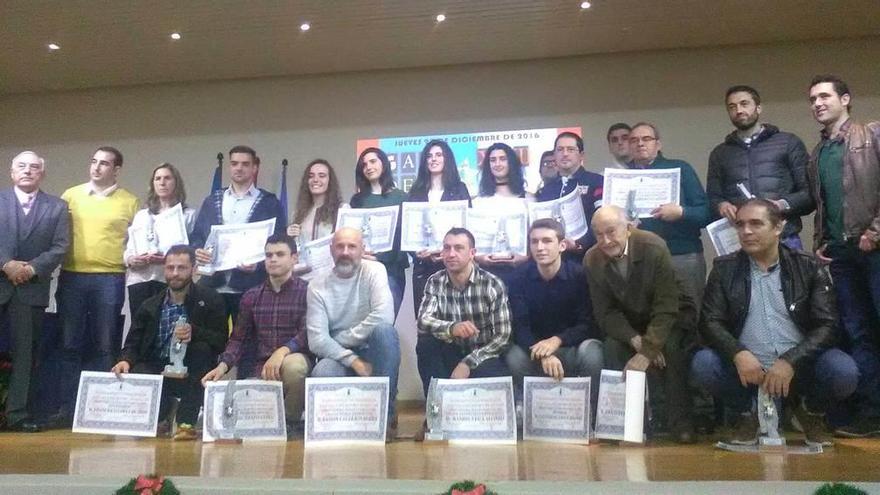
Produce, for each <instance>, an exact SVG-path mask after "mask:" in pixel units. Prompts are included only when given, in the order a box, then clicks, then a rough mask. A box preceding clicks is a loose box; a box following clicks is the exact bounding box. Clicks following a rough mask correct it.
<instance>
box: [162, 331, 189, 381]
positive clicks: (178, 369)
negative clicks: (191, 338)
mask: <svg viewBox="0 0 880 495" xmlns="http://www.w3.org/2000/svg"><path fill="white" fill-rule="evenodd" d="M183 325H186V316H181V317H180V318H178V319H177V322H175V323H174V328H175V329H177V328H178V327H181V326H183ZM186 347H187V345H186V343H184V342H181V341H180V339H178V338H177V335H172V337H171V346H170V349H169V350H168V359H169V360H170V361H171V363H170V364H166V365H165V370H164V371H162V376H165V377H168V378H186V377H187V376H188V375H189V371H188V370H187V368H186V366H184V365H183V359H184V358H185V357H186Z"/></svg>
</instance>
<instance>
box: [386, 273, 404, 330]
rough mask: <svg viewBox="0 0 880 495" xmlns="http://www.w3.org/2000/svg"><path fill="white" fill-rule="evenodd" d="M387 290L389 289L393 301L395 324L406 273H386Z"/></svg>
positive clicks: (401, 300)
mask: <svg viewBox="0 0 880 495" xmlns="http://www.w3.org/2000/svg"><path fill="white" fill-rule="evenodd" d="M388 288H389V289H391V298H392V299H393V300H394V321H395V322H396V321H397V313H398V312H399V311H400V304H401V303H403V291H404V290H406V272H400V273H398V274H392V273H391V272H388Z"/></svg>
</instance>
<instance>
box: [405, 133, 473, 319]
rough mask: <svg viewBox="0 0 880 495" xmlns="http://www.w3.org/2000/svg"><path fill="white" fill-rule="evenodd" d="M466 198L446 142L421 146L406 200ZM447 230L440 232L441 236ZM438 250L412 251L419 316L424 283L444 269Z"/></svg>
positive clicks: (456, 167) (452, 199) (415, 295)
mask: <svg viewBox="0 0 880 495" xmlns="http://www.w3.org/2000/svg"><path fill="white" fill-rule="evenodd" d="M465 199H466V200H468V204H470V199H471V195H470V193H469V192H468V188H467V186H466V185H465V183H464V182H462V181H461V177H459V175H458V165H456V163H455V155H454V154H453V153H452V148H450V147H449V145H448V144H446V141H441V140H439V139H434V140H432V141H429V142H428V144H426V145H425V147H424V148H422V154H421V157H420V158H419V172H418V174H417V175H416V181H415V182H414V183H413V185H412V189H410V191H409V198H407V201H409V202H428V203H439V202H441V201H461V200H465ZM444 234H446V232H439V233H438V235H441V236H442V235H444ZM443 268H444V267H443V262H442V261H441V260H440V251H430V250H427V249H423V250H421V251H419V252H417V253H415V259H414V262H413V275H412V278H413V310H414V311H415V315H416V318H418V316H419V306H420V305H421V304H422V297H423V296H424V294H425V283H426V282H427V281H428V277H430V276H431V275H432V274H434V272H437V271H439V270H443Z"/></svg>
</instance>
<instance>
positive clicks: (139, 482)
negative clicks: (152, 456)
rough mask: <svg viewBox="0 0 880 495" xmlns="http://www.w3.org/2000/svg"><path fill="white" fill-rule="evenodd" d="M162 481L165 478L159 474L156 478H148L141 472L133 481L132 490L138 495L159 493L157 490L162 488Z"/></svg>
mask: <svg viewBox="0 0 880 495" xmlns="http://www.w3.org/2000/svg"><path fill="white" fill-rule="evenodd" d="M164 483H165V478H163V477H162V476H159V477H158V478H148V477H146V476H145V475H143V474H142V475H140V476H138V477H137V479H136V480H135V482H134V491H135V492H137V493H139V494H140V495H153V494H154V493H159V490H161V489H162V485H163V484H164Z"/></svg>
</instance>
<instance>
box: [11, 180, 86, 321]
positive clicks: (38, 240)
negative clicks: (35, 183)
mask: <svg viewBox="0 0 880 495" xmlns="http://www.w3.org/2000/svg"><path fill="white" fill-rule="evenodd" d="M19 215H21V216H22V218H23V222H22V228H21V229H19V228H18V225H19V224H18V216H19ZM27 217H30V218H27ZM27 217H24V212H23V211H22V210H21V205H20V204H19V202H18V198H17V197H16V196H15V191H14V190H13V188H11V187H10V188H6V189H3V190H2V191H0V233H2V235H0V266H3V265H5V264H6V262H8V261H10V260H18V261H26V262H28V263H29V264H30V265H31V266H33V267H34V270H35V271H36V275H35V276H34V277H33V278H31V279H30V280H29V281H28V282H26V283H24V284H21V285H19V286H18V287H16V286H14V285H12V282H11V281H10V280H9V279H8V278H7V277H6V274H5V273H3V272H0V304H6V303H7V302H8V301H9V300H10V299H11V298H12V295H13V294H14V293H16V292H17V293H18V299H19V300H20V301H22V302H24V303H25V304H28V305H30V306H48V305H49V283H50V282H51V280H52V272H53V271H54V270H55V268H57V267H58V265H59V264H61V261H62V260H63V259H64V255H65V253H67V249H68V248H69V247H70V214H69V213H68V211H67V202H66V201H64V200H62V199H61V198H58V197H56V196H52V195H49V194H46V193H44V192H43V191H39V192H38V193H37V196H36V198H35V199H34V205H33V207H32V208H31V212H30V214H29V215H28V216H27Z"/></svg>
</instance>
